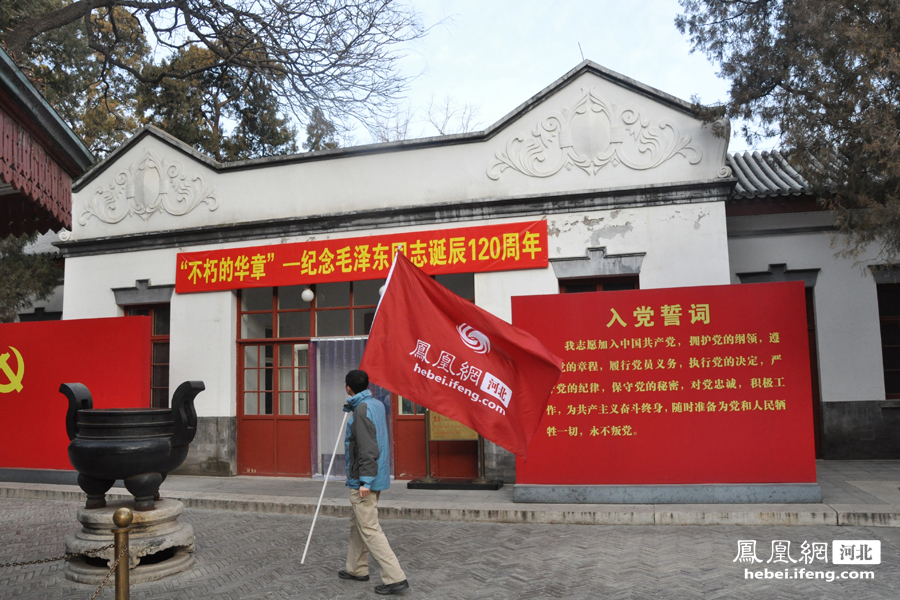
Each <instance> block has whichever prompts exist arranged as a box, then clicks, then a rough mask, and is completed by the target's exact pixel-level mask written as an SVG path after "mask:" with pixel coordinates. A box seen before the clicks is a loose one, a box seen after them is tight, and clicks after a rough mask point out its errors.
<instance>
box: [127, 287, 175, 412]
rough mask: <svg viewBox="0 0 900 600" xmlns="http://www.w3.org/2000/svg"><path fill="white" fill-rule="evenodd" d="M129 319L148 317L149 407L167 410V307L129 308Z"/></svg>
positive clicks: (158, 305) (153, 305) (162, 305)
mask: <svg viewBox="0 0 900 600" xmlns="http://www.w3.org/2000/svg"><path fill="white" fill-rule="evenodd" d="M125 315H126V316H129V317H139V316H143V317H150V320H151V326H150V327H151V330H150V406H152V407H153V408H169V305H168V304H152V305H147V306H135V307H129V308H127V309H126V310H125Z"/></svg>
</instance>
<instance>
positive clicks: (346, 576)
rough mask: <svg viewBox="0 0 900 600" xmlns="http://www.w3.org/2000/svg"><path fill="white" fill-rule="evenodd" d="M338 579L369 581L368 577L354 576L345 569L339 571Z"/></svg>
mask: <svg viewBox="0 0 900 600" xmlns="http://www.w3.org/2000/svg"><path fill="white" fill-rule="evenodd" d="M338 577H340V578H341V579H352V580H353V581H368V580H369V576H368V575H353V574H351V573H348V572H347V571H345V570H343V569H341V570H340V571H338Z"/></svg>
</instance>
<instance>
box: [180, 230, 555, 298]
mask: <svg viewBox="0 0 900 600" xmlns="http://www.w3.org/2000/svg"><path fill="white" fill-rule="evenodd" d="M398 250H399V251H401V252H403V253H404V254H405V255H406V256H407V257H408V258H409V259H410V261H412V263H413V264H415V265H416V266H417V267H419V268H421V269H424V270H425V272H427V273H428V274H429V275H442V274H450V273H476V272H485V271H506V270H513V269H534V268H542V267H546V266H547V264H548V261H547V222H546V221H532V222H528V223H506V224H501V225H487V226H483V227H465V228H460V229H436V230H431V231H419V232H411V233H398V234H391V235H378V236H367V237H358V238H343V239H330V240H322V241H315V242H298V243H291V244H275V245H269V246H255V247H249V248H229V249H226V250H210V251H207V252H182V253H179V254H178V267H177V273H176V278H175V291H176V292H178V293H179V294H184V293H188V292H207V291H214V290H231V289H239V288H249V287H268V286H279V285H299V284H311V283H325V282H332V281H360V280H364V279H382V278H385V277H387V274H388V271H389V270H390V268H391V262H392V261H393V257H394V255H395V254H396V253H397V251H398Z"/></svg>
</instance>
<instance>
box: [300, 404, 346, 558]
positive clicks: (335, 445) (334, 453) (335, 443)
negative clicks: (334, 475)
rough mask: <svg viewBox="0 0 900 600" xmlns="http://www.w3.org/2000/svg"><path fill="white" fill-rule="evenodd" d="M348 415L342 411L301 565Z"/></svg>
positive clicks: (307, 548)
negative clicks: (342, 414) (342, 415)
mask: <svg viewBox="0 0 900 600" xmlns="http://www.w3.org/2000/svg"><path fill="white" fill-rule="evenodd" d="M349 416H350V413H348V412H345V413H344V419H343V421H341V430H340V431H339V432H338V436H337V439H336V440H334V452H332V453H331V461H329V463H328V472H327V473H325V481H323V482H322V493H321V494H319V502H318V504H316V513H315V514H314V515H313V521H312V525H310V526H309V537H307V538H306V546H305V547H304V548H303V558H301V559H300V564H301V565H302V564H303V563H304V562H305V561H306V551H307V550H309V542H310V540H311V539H312V534H313V528H314V527H315V526H316V519H317V518H318V517H319V507H320V506H322V498H324V497H325V486H326V485H328V478H329V477H330V476H331V467H333V466H334V456H335V455H336V454H337V451H338V445H339V444H340V443H341V437H343V435H344V430H345V428H346V427H347V418H348V417H349Z"/></svg>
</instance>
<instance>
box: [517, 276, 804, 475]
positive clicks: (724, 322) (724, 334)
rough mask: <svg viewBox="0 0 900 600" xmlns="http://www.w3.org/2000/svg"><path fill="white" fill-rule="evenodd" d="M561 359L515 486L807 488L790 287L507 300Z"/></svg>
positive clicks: (793, 289) (795, 307) (797, 330)
mask: <svg viewBox="0 0 900 600" xmlns="http://www.w3.org/2000/svg"><path fill="white" fill-rule="evenodd" d="M512 309H513V323H514V324H515V325H517V326H519V327H521V328H523V329H525V330H527V331H529V332H531V333H532V334H534V335H535V336H536V337H537V338H538V339H540V340H541V341H542V342H543V343H544V344H545V345H546V346H547V348H548V349H549V350H550V351H551V352H553V353H554V354H556V355H557V356H559V357H561V358H562V359H563V373H562V376H561V378H560V380H559V382H558V383H557V385H556V387H555V388H554V391H553V393H552V394H551V396H550V401H549V404H548V406H547V410H546V412H545V414H544V418H543V420H542V421H541V425H540V428H539V429H538V431H537V434H536V435H535V436H534V438H533V439H532V441H531V444H530V445H529V447H528V460H527V462H526V461H523V460H521V459H519V460H517V462H516V481H517V482H518V483H530V484H558V485H563V484H568V485H577V484H595V485H599V484H620V485H624V484H703V483H801V482H815V481H816V467H815V449H814V441H813V417H812V414H813V413H812V402H813V400H812V391H811V385H810V365H809V347H808V340H807V326H806V308H805V296H804V289H803V284H802V283H800V282H789V283H766V284H752V285H727V286H710V287H694V288H670V289H659V290H635V291H620V292H598V293H584V294H559V295H552V296H527V297H515V298H513V299H512Z"/></svg>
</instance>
